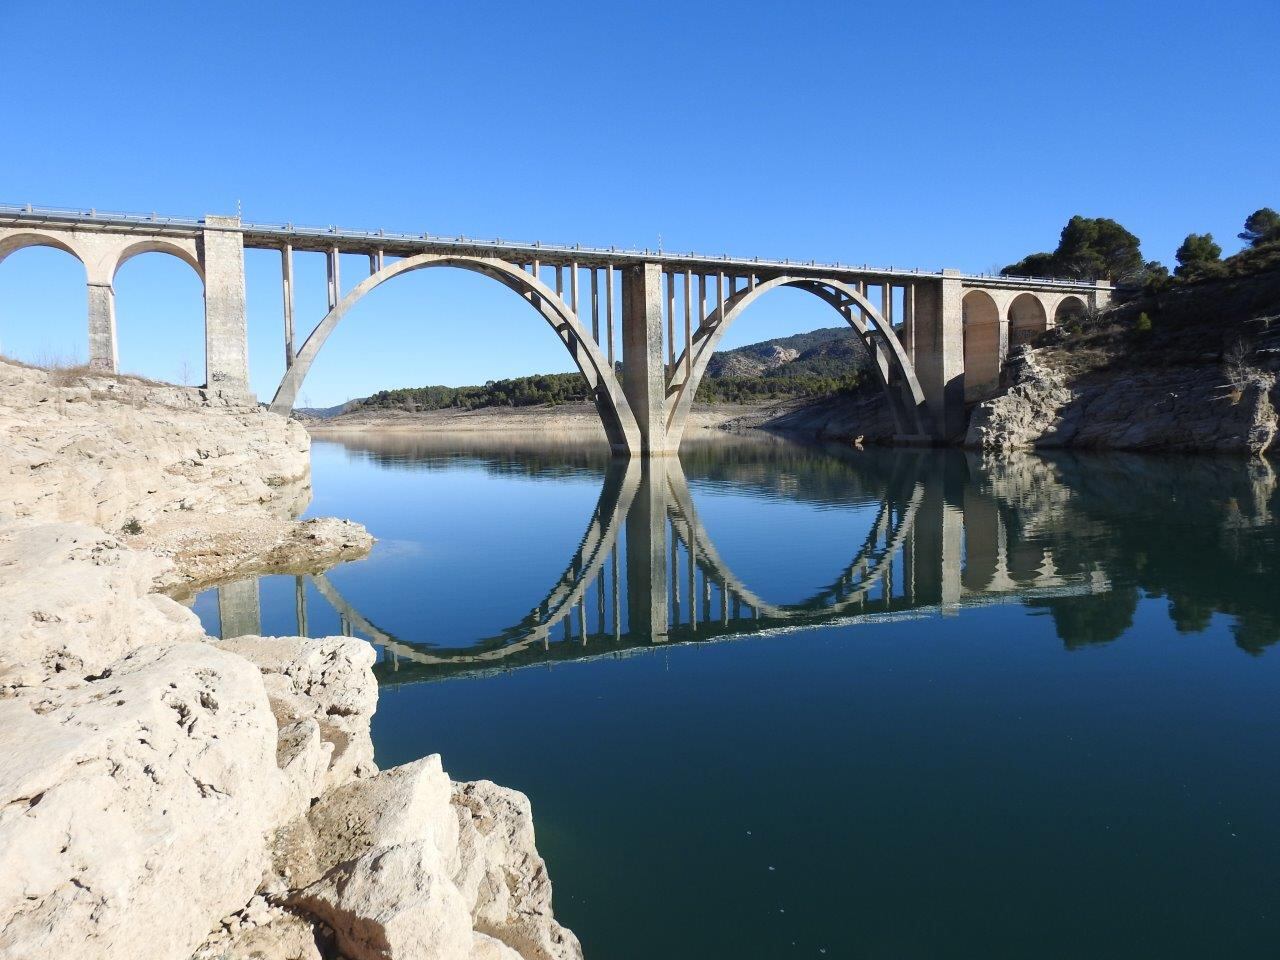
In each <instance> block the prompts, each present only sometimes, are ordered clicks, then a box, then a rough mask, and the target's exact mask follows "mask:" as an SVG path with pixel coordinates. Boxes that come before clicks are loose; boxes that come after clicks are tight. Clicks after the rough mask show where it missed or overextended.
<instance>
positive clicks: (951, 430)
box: [912, 270, 964, 440]
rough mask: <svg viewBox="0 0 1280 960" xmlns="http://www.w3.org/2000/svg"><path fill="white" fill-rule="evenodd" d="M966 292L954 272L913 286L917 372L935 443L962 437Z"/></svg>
mask: <svg viewBox="0 0 1280 960" xmlns="http://www.w3.org/2000/svg"><path fill="white" fill-rule="evenodd" d="M963 299H964V291H963V289H962V288H961V285H960V272H959V271H958V270H944V271H942V279H941V280H928V281H916V282H915V295H914V302H913V304H912V328H913V330H914V333H915V368H916V376H917V377H918V378H919V380H920V389H921V390H922V391H924V398H925V403H926V405H927V406H928V408H929V413H930V415H931V416H932V417H933V422H934V430H935V433H936V435H937V439H940V440H946V439H949V438H952V437H957V436H959V435H960V434H961V433H962V432H963V431H964V313H963V303H962V301H963Z"/></svg>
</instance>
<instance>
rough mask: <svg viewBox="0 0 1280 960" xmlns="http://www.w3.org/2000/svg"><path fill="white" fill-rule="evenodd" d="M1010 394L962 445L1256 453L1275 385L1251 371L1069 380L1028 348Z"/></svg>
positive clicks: (1266, 444)
mask: <svg viewBox="0 0 1280 960" xmlns="http://www.w3.org/2000/svg"><path fill="white" fill-rule="evenodd" d="M1006 380H1007V383H1008V386H1007V389H1006V390H1005V392H1004V393H1002V394H1001V395H1000V396H998V397H995V398H993V399H991V400H987V401H985V402H983V403H980V404H978V405H977V406H976V407H975V408H974V409H973V411H972V413H971V415H970V420H969V429H968V434H967V436H966V438H965V442H966V445H967V446H970V447H974V448H978V449H982V450H986V451H998V450H1010V449H1016V448H1025V447H1040V448H1053V447H1072V448H1077V449H1107V450H1166V451H1178V452H1196V453H1234V454H1248V455H1257V454H1260V453H1263V452H1265V451H1267V450H1269V449H1271V447H1272V445H1273V443H1274V442H1275V437H1276V431H1277V427H1278V424H1277V415H1276V401H1277V399H1280V398H1277V396H1276V393H1277V390H1276V378H1275V376H1274V375H1273V374H1271V373H1267V372H1263V371H1252V372H1250V373H1248V375H1246V376H1243V377H1240V378H1237V380H1236V382H1235V383H1229V382H1226V380H1227V378H1226V377H1225V376H1224V375H1223V373H1222V371H1221V370H1220V369H1217V368H1214V367H1198V368H1194V367H1193V368H1175V369H1167V368H1166V369H1159V370H1149V371H1141V372H1134V373H1128V374H1124V375H1110V374H1108V375H1102V374H1095V375H1092V376H1090V377H1084V378H1081V379H1080V380H1077V381H1074V382H1069V381H1068V380H1067V378H1066V377H1065V376H1064V375H1063V374H1062V373H1060V372H1058V371H1056V370H1054V369H1053V368H1052V367H1050V366H1049V365H1048V364H1046V363H1045V362H1043V361H1042V360H1041V358H1040V355H1039V351H1035V350H1031V349H1028V348H1024V349H1023V350H1022V351H1020V352H1019V353H1018V354H1016V355H1015V356H1014V357H1013V358H1011V360H1010V363H1009V366H1008V368H1007V369H1006Z"/></svg>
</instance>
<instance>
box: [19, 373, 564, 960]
mask: <svg viewBox="0 0 1280 960" xmlns="http://www.w3.org/2000/svg"><path fill="white" fill-rule="evenodd" d="M307 449H308V446H307V440H306V435H305V434H304V433H303V432H302V430H301V429H300V428H299V427H297V426H296V425H293V424H290V423H288V422H287V421H284V420H282V419H280V418H276V417H273V416H271V415H269V414H265V413H263V412H261V411H260V410H258V409H257V408H252V407H237V406H232V405H228V404H227V403H226V402H225V401H223V400H222V398H220V397H218V396H216V395H205V394H202V393H201V392H200V391H194V390H181V389H178V388H169V387H160V386H156V385H150V384H146V383H143V382H138V381H129V380H122V379H119V378H107V377H67V376H64V375H57V374H55V375H50V374H47V373H44V372H42V371H35V370H30V369H27V368H23V367H18V366H14V365H10V364H6V363H0V633H2V634H3V636H4V637H5V643H4V644H3V645H0V755H3V756H4V757H5V763H4V764H3V765H0V955H2V956H4V957H6V958H8V957H13V958H15V960H37V958H46V957H66V958H79V957H84V958H90V957H92V958H95V960H97V958H122V960H123V958H129V960H135V958H139V957H146V958H158V960H163V958H171V960H186V958H189V957H192V956H193V955H194V956H198V957H200V958H214V957H217V958H249V957H256V958H263V960H276V958H278V960H284V958H294V960H296V958H308V960H319V958H330V957H337V958H343V957H345V958H352V960H364V958H373V957H377V958H397V957H414V958H419V957H436V958H442V960H448V958H472V960H479V958H515V957H524V958H526V960H528V958H540V960H542V958H546V960H551V958H555V960H561V958H573V957H578V956H580V955H581V951H580V949H579V947H578V944H577V941H576V939H575V938H574V937H573V935H572V934H571V933H570V932H568V931H567V930H564V929H563V928H561V927H560V926H559V925H558V924H557V923H556V922H555V919H554V917H553V916H552V913H551V888H550V884H549V882H548V880H547V875H546V869H545V866H544V864H543V862H542V860H541V858H540V857H539V856H538V854H537V851H536V849H535V847H534V842H533V828H532V821H531V817H530V813H529V806H528V801H527V800H526V799H525V798H524V797H523V796H521V795H520V794H517V793H514V792H512V791H508V790H504V789H503V788H501V787H497V786H495V785H493V784H489V783H485V782H479V783H453V782H451V781H450V780H449V778H448V776H447V774H445V772H444V770H443V768H442V766H441V763H440V759H439V757H434V756H433V757H428V758H426V759H424V760H421V761H418V762H417V763H414V764H409V765H407V766H405V767H400V768H396V769H393V770H387V771H382V772H379V771H378V770H377V768H376V766H375V765H374V762H373V748H372V743H371V741H370V738H369V723H370V719H371V717H372V714H373V712H374V710H375V708H376V704H377V686H376V683H375V681H374V678H373V674H372V671H371V667H372V664H373V660H374V652H373V649H372V648H371V647H370V646H369V645H368V644H365V643H364V642H362V641H360V640H354V639H351V638H344V637H333V638H327V639H323V640H310V639H305V638H298V637H285V638H263V637H242V638H237V639H236V640H232V641H227V642H215V641H213V640H211V639H210V638H209V637H207V636H205V634H204V633H203V631H202V630H201V628H200V624H199V621H198V620H197V618H196V617H195V615H194V614H193V613H192V612H191V611H190V610H189V609H187V608H186V607H184V606H182V605H180V604H179V603H177V602H176V601H174V600H173V599H170V598H169V597H167V596H164V595H161V594H159V593H156V592H154V591H155V589H156V588H157V586H164V585H167V586H169V587H174V586H183V585H185V586H187V587H192V586H193V585H194V584H196V583H198V582H200V581H201V579H202V578H207V577H210V576H214V575H219V574H220V573H226V572H229V571H230V570H232V569H235V568H236V567H237V565H240V564H244V563H250V564H255V563H269V562H272V560H274V559H285V560H289V561H290V562H296V563H299V564H322V563H325V562H332V560H333V559H334V558H338V557H342V556H346V555H351V554H358V553H359V552H361V551H365V550H367V549H368V546H369V543H370V540H369V538H368V535H367V533H365V532H364V531H363V530H362V529H361V528H359V527H358V526H356V525H353V524H342V523H341V522H339V521H317V522H313V523H311V524H298V523H295V522H294V521H292V520H291V519H289V518H290V517H291V516H292V515H293V513H294V512H295V511H296V510H297V509H298V508H299V507H300V506H301V504H302V503H305V499H306V490H307V485H308V467H307Z"/></svg>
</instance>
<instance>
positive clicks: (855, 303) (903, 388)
mask: <svg viewBox="0 0 1280 960" xmlns="http://www.w3.org/2000/svg"><path fill="white" fill-rule="evenodd" d="M780 287H793V288H795V289H797V290H803V291H805V292H807V293H811V294H813V295H814V296H817V297H818V298H819V299H821V300H823V301H825V302H826V303H828V304H829V305H830V306H831V307H833V308H834V309H835V310H836V311H837V312H838V313H839V314H840V316H841V317H843V318H844V320H845V322H846V323H848V324H849V325H850V326H851V327H853V329H854V330H855V331H856V332H857V333H858V336H859V338H860V339H861V340H862V342H863V343H864V344H865V345H866V347H867V348H868V349H869V350H870V351H871V352H872V357H873V358H874V361H875V362H874V363H872V364H871V368H872V370H873V371H874V372H875V374H876V377H877V379H878V381H879V382H880V385H881V387H882V388H883V390H884V393H885V396H886V398H887V399H888V401H889V408H890V411H891V413H892V414H893V419H894V423H895V424H896V426H897V428H898V430H899V431H900V432H902V433H904V434H910V435H915V436H922V435H925V434H928V433H930V430H929V424H928V414H927V413H926V412H925V400H924V392H923V391H922V390H921V389H920V382H919V380H918V379H917V378H916V373H915V369H914V368H913V367H912V365H911V361H910V359H908V357H907V354H906V351H905V350H904V349H903V346H902V343H901V342H900V341H899V340H898V338H897V335H896V334H894V332H893V328H892V326H891V325H890V324H889V323H888V322H887V321H885V319H884V317H882V316H881V314H880V311H879V310H877V309H876V308H875V307H874V306H872V304H871V301H869V300H868V299H867V298H866V296H865V295H864V294H863V293H862V292H861V291H859V290H858V289H856V288H855V287H854V286H852V285H851V284H848V283H844V282H842V281H839V280H829V279H816V278H811V277H793V276H779V277H772V278H770V279H768V280H762V281H760V282H757V283H755V284H749V285H748V286H747V287H745V288H744V289H742V290H739V291H738V292H737V293H735V294H733V295H732V296H730V297H727V298H726V299H725V301H724V302H723V303H722V304H720V305H719V306H718V307H717V308H716V309H715V310H714V311H713V312H712V313H711V314H710V315H709V316H708V317H707V318H706V320H704V321H703V322H702V323H701V324H700V325H699V327H698V329H697V330H695V331H694V332H693V335H692V340H693V342H692V346H691V347H690V348H689V349H687V350H682V351H681V353H680V356H678V357H677V358H676V360H675V363H674V364H672V366H671V369H670V370H669V371H668V373H667V402H666V415H667V436H668V437H669V438H671V440H672V441H673V445H678V444H679V441H680V438H681V437H682V436H683V434H684V428H685V424H686V423H687V422H688V418H689V411H690V409H691V408H692V407H693V399H694V396H695V395H696V394H697V392H698V385H699V384H700V383H701V382H702V378H703V377H704V376H705V375H706V372H707V365H708V364H709V363H710V362H711V357H712V355H713V354H714V353H715V351H716V348H717V347H718V346H719V344H720V341H721V340H722V339H723V337H724V335H725V333H726V332H728V330H729V328H730V327H731V326H732V325H733V323H734V321H735V320H737V319H738V318H739V317H740V316H741V315H742V313H743V311H745V310H746V309H747V307H749V306H750V305H751V304H752V303H753V302H755V301H756V300H757V299H759V298H760V297H762V296H764V295H765V294H766V293H768V292H769V291H771V290H775V289H778V288H780Z"/></svg>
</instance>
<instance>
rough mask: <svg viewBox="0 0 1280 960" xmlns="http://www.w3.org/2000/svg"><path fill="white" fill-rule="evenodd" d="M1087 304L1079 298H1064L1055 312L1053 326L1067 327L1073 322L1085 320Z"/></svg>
mask: <svg viewBox="0 0 1280 960" xmlns="http://www.w3.org/2000/svg"><path fill="white" fill-rule="evenodd" d="M1084 315H1085V303H1084V301H1083V300H1081V299H1080V298H1079V297H1063V298H1062V302H1061V303H1059V304H1058V308H1057V309H1056V310H1054V311H1053V325H1054V326H1055V327H1061V326H1065V325H1066V324H1068V323H1071V322H1073V321H1079V320H1082V319H1084Z"/></svg>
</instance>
